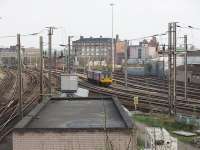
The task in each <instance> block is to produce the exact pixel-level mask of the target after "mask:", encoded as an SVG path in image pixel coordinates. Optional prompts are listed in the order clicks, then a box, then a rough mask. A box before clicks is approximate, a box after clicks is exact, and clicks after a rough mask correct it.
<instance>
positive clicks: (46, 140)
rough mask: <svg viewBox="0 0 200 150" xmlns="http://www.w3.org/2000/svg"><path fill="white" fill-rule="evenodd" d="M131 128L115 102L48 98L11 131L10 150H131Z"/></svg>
mask: <svg viewBox="0 0 200 150" xmlns="http://www.w3.org/2000/svg"><path fill="white" fill-rule="evenodd" d="M132 130H133V124H132V120H131V118H130V117H129V116H128V114H127V112H126V111H125V110H124V109H123V107H122V106H121V104H120V103H119V101H118V99H117V98H112V97H103V98H94V97H86V98H61V97H59V98H51V99H46V100H44V101H43V102H42V103H40V104H39V105H38V106H37V107H36V108H35V109H34V110H32V111H31V112H30V113H29V114H28V115H27V116H25V117H24V119H23V120H22V121H20V122H19V123H18V124H17V125H16V127H15V128H14V131H13V138H12V139H13V150H27V149H28V150H50V149H51V150H100V149H102V150H104V149H113V150H133V149H136V143H135V142H136V141H135V140H136V139H135V137H134V134H133V132H132Z"/></svg>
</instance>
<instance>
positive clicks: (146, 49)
mask: <svg viewBox="0 0 200 150" xmlns="http://www.w3.org/2000/svg"><path fill="white" fill-rule="evenodd" d="M158 45H159V43H158V42H157V40H156V38H155V37H153V38H152V39H151V40H150V41H149V42H148V41H147V40H143V41H142V42H140V43H139V45H130V46H129V50H128V58H129V60H130V61H132V62H133V63H142V64H143V63H145V62H148V61H151V60H153V59H156V58H158Z"/></svg>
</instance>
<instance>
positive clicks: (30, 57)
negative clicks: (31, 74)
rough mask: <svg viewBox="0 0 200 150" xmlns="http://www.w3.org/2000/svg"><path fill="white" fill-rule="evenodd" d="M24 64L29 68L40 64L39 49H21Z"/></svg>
mask: <svg viewBox="0 0 200 150" xmlns="http://www.w3.org/2000/svg"><path fill="white" fill-rule="evenodd" d="M23 54H24V64H25V65H29V66H37V65H38V64H39V63H40V49H38V48H34V47H30V48H24V49H23Z"/></svg>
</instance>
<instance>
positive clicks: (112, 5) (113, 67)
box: [110, 3, 115, 72]
mask: <svg viewBox="0 0 200 150" xmlns="http://www.w3.org/2000/svg"><path fill="white" fill-rule="evenodd" d="M110 6H111V8H112V45H111V50H112V72H114V71H115V52H114V48H113V33H114V15H113V11H114V6H115V4H114V3H111V4H110Z"/></svg>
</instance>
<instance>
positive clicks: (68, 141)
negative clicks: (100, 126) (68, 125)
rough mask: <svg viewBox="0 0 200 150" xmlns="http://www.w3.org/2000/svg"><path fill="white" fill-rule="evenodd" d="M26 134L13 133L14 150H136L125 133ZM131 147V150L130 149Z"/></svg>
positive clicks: (130, 138) (131, 140) (132, 140)
mask: <svg viewBox="0 0 200 150" xmlns="http://www.w3.org/2000/svg"><path fill="white" fill-rule="evenodd" d="M107 135H108V136H106V134H105V132H60V133H59V132H25V133H17V132H14V133H13V150H106V146H105V145H106V144H105V143H106V139H107V138H106V137H109V141H111V142H110V143H112V144H111V145H113V150H134V149H136V148H134V146H135V144H134V142H135V141H134V139H133V138H132V137H133V136H131V135H130V134H126V133H123V132H111V133H108V134H107ZM128 146H129V148H128Z"/></svg>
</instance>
